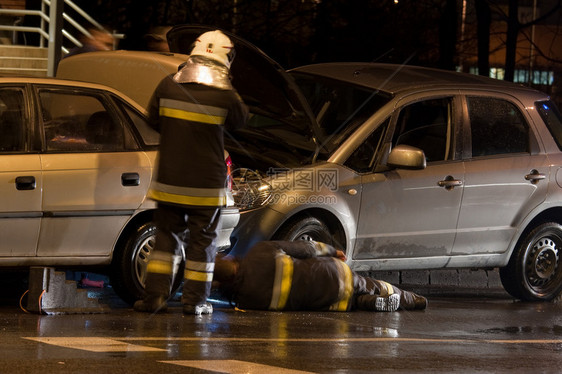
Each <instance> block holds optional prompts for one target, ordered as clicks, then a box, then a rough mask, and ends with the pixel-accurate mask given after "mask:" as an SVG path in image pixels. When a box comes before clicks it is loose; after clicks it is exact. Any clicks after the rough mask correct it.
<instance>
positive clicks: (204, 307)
mask: <svg viewBox="0 0 562 374" xmlns="http://www.w3.org/2000/svg"><path fill="white" fill-rule="evenodd" d="M183 314H195V315H196V316H200V315H202V314H213V306H212V305H211V304H210V303H207V302H205V303H203V304H198V305H190V304H184V306H183Z"/></svg>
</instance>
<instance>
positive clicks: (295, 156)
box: [69, 26, 562, 300]
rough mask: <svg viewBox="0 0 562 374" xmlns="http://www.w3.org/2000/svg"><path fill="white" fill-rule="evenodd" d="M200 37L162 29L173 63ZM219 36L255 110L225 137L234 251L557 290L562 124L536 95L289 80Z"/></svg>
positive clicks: (485, 84) (412, 75)
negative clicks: (478, 272)
mask: <svg viewBox="0 0 562 374" xmlns="http://www.w3.org/2000/svg"><path fill="white" fill-rule="evenodd" d="M206 30H207V29H205V28H201V27H195V26H178V27H175V28H174V29H172V30H171V31H170V32H169V33H168V40H169V44H170V47H171V50H172V51H175V52H179V53H184V54H185V53H187V52H188V50H187V48H189V46H190V45H191V42H192V41H193V40H194V39H195V37H196V36H197V35H200V34H201V33H202V32H204V31H206ZM227 34H228V35H229V36H230V37H232V38H233V39H234V40H235V45H236V51H237V57H236V61H235V62H234V64H233V65H232V67H233V68H232V69H233V70H232V74H233V76H234V85H235V86H236V88H237V90H238V91H239V93H240V94H241V95H242V97H243V99H244V101H245V102H246V103H247V104H248V105H249V106H250V108H251V111H252V117H251V119H250V121H249V123H248V126H247V127H246V128H245V129H244V130H242V131H240V132H238V133H236V134H230V135H231V136H228V137H227V139H226V148H227V150H228V151H229V153H230V155H231V156H232V159H233V161H234V165H235V168H234V172H233V176H234V178H233V182H234V187H235V188H234V191H235V195H236V196H235V198H236V201H237V204H238V207H239V208H240V211H241V215H240V223H239V224H238V226H237V227H236V228H235V230H234V232H233V235H232V237H231V242H232V246H231V248H230V249H229V250H230V251H231V253H233V254H237V255H243V254H244V253H245V251H246V250H247V249H248V248H249V247H250V246H252V245H253V244H254V243H256V242H258V241H260V240H270V239H278V240H297V239H303V240H309V239H314V240H319V241H325V242H328V243H332V244H334V245H336V246H337V247H339V248H342V249H344V250H345V251H346V252H347V256H348V263H349V265H350V266H351V267H352V268H353V269H355V270H358V271H367V270H407V269H443V268H496V267H499V268H500V275H501V280H502V283H503V285H504V287H505V289H506V290H507V291H508V292H509V293H510V294H512V295H513V296H514V297H516V298H520V299H523V300H550V299H553V298H554V297H556V296H557V295H558V294H559V293H560V291H561V290H562V259H561V253H560V247H561V245H562V214H561V213H562V174H560V173H561V171H560V170H561V167H562V119H561V117H560V114H559V112H558V110H557V109H556V107H555V105H554V104H553V103H552V102H551V101H550V99H549V97H548V95H546V94H544V93H541V92H538V91H535V90H532V89H529V88H525V87H522V86H518V85H514V84H509V83H506V82H502V81H497V80H492V79H488V78H484V77H481V76H474V75H468V74H460V73H455V72H448V71H441V70H434V69H427V68H421V67H415V66H401V65H386V64H377V63H327V64H316V65H310V66H304V67H300V68H297V69H293V70H291V71H288V72H287V71H285V70H284V69H282V68H281V67H280V66H279V65H278V64H276V63H275V62H274V61H273V60H271V59H270V58H269V57H268V56H266V55H265V54H264V53H263V52H261V51H260V50H259V49H257V48H255V47H254V46H253V45H251V44H250V43H248V42H246V41H244V40H241V39H239V38H237V37H236V36H235V35H232V34H229V33H227ZM120 58H121V59H123V58H124V59H125V60H127V57H126V56H125V55H121V57H120ZM69 60H70V59H69ZM116 65H117V64H116ZM139 66H140V65H139ZM141 70H142V69H141ZM125 92H126V91H125Z"/></svg>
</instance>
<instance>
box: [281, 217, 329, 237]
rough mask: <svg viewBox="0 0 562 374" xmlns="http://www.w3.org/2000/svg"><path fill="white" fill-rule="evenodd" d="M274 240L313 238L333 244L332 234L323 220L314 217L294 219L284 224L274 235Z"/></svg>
mask: <svg viewBox="0 0 562 374" xmlns="http://www.w3.org/2000/svg"><path fill="white" fill-rule="evenodd" d="M274 239H275V240H289V241H294V240H314V241H317V242H323V243H327V244H333V240H332V234H331V233H330V230H329V229H328V226H326V224H324V222H322V221H320V220H319V219H318V218H315V217H305V218H300V219H296V220H293V221H290V222H288V223H287V224H285V225H284V226H283V227H282V228H281V229H280V230H279V231H278V232H277V234H276V235H275V237H274Z"/></svg>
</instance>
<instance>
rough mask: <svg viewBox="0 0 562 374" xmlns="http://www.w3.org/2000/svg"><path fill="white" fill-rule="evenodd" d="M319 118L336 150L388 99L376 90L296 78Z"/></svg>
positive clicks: (304, 76)
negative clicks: (336, 147) (337, 146)
mask: <svg viewBox="0 0 562 374" xmlns="http://www.w3.org/2000/svg"><path fill="white" fill-rule="evenodd" d="M293 76H294V77H295V81H296V82H297V84H298V86H299V88H300V89H301V91H302V92H303V94H304V96H305V97H306V100H307V101H308V104H309V106H310V108H311V110H312V112H313V114H314V115H315V116H316V121H317V122H318V124H319V126H320V128H321V130H322V131H323V132H324V134H325V135H326V136H327V137H328V138H329V139H330V140H329V141H328V142H327V144H326V145H327V146H328V147H329V148H330V149H333V148H334V146H336V145H339V144H340V143H341V142H342V141H344V140H345V139H346V138H347V135H348V134H349V133H350V132H351V131H353V130H354V129H356V128H357V127H358V126H359V125H361V124H362V123H363V122H365V120H367V119H368V118H369V117H370V116H372V115H373V114H374V113H375V112H376V111H377V110H378V109H380V108H381V107H382V106H383V105H384V104H386V103H387V102H388V101H389V98H390V97H389V95H388V94H386V93H383V92H380V91H375V90H373V89H367V88H364V87H358V86H353V85H350V84H345V83H342V82H338V81H335V80H334V81H333V80H330V79H321V78H319V77H314V76H308V75H305V74H294V75H293Z"/></svg>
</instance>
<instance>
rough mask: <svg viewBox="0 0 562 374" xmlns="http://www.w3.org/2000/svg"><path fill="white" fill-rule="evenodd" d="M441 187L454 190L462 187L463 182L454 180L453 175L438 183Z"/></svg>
mask: <svg viewBox="0 0 562 374" xmlns="http://www.w3.org/2000/svg"><path fill="white" fill-rule="evenodd" d="M437 184H438V185H439V187H445V189H446V190H452V189H453V188H455V187H459V186H462V181H461V180H458V179H455V178H453V176H451V175H447V176H446V177H445V179H443V180H441V181H439V182H437Z"/></svg>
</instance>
